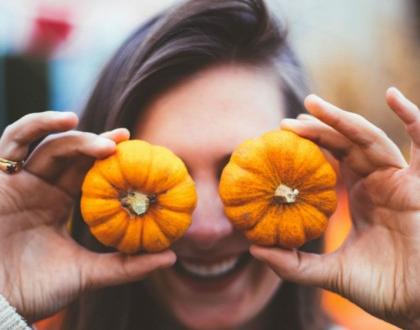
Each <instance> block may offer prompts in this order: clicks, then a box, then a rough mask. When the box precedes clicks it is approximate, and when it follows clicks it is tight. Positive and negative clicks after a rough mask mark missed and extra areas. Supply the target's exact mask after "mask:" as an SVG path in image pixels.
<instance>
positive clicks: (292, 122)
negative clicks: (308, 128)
mask: <svg viewBox="0 0 420 330" xmlns="http://www.w3.org/2000/svg"><path fill="white" fill-rule="evenodd" d="M301 126H302V123H301V122H300V121H299V120H297V119H292V118H285V119H283V120H282V121H281V122H280V127H281V128H298V127H301Z"/></svg>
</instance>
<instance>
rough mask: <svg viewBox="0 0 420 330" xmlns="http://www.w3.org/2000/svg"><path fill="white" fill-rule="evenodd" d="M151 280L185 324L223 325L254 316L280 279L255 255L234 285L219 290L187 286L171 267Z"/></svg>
mask: <svg viewBox="0 0 420 330" xmlns="http://www.w3.org/2000/svg"><path fill="white" fill-rule="evenodd" d="M149 284H150V285H151V286H152V290H153V292H155V293H157V294H158V299H159V300H160V302H161V303H162V304H164V305H166V307H167V308H168V310H169V311H170V312H171V313H172V314H173V316H174V317H175V318H176V319H177V320H178V321H179V322H180V323H181V324H182V325H183V326H185V327H187V328H193V329H219V328H220V329H221V328H235V327H238V326H242V325H244V324H247V323H249V322H251V321H252V320H253V319H255V317H256V316H257V315H258V314H259V313H260V312H261V311H262V310H263V309H264V307H266V306H267V305H268V303H269V302H270V300H271V299H272V297H273V295H274V294H275V292H276V291H277V289H278V288H279V287H280V285H281V280H280V279H279V277H278V276H277V275H276V274H275V273H274V272H273V271H272V270H271V269H270V268H269V267H268V266H266V265H264V264H263V263H261V262H259V261H257V260H255V259H253V260H252V261H251V262H250V263H249V265H248V266H247V267H246V269H244V272H243V273H242V274H241V276H240V277H239V278H238V279H237V280H236V281H235V282H234V283H233V284H232V285H230V286H229V287H228V288H226V289H224V290H220V291H218V292H206V293H197V292H193V291H190V290H185V289H183V288H182V286H179V285H178V283H177V281H176V279H175V278H174V274H173V272H172V271H171V270H170V269H169V270H161V271H158V272H156V273H155V274H153V275H152V276H151V278H150V279H149Z"/></svg>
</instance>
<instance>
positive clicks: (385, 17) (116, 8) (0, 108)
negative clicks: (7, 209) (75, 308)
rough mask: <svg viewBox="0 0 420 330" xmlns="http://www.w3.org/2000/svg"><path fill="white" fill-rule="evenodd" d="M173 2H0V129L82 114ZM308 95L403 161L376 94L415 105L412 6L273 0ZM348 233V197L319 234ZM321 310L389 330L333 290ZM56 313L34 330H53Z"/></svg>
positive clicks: (417, 21)
mask: <svg viewBox="0 0 420 330" xmlns="http://www.w3.org/2000/svg"><path fill="white" fill-rule="evenodd" d="M175 2H176V1H174V0H155V1H146V0H137V1H131V0H118V1H116V0H108V1H100V0H85V1H81V0H55V1H53V0H20V1H15V0H1V1H0V132H1V131H2V130H3V128H4V127H5V126H6V125H7V123H8V122H11V121H14V120H16V119H18V118H19V117H21V116H22V115H24V114H25V113H28V112H34V111H43V110H45V109H54V110H58V111H61V110H71V111H75V112H78V113H80V111H81V109H82V108H83V105H84V103H85V101H86V99H87V97H88V96H89V93H90V91H91V89H92V86H93V84H94V82H95V79H96V78H97V75H98V73H99V71H100V70H101V68H102V66H103V65H104V64H105V62H106V61H107V60H108V59H109V57H110V56H111V54H112V53H113V52H114V51H115V49H116V48H117V47H118V45H119V44H120V43H121V42H122V40H124V39H125V38H126V37H127V36H128V34H129V33H130V32H131V31H133V30H134V29H135V28H136V27H137V26H138V25H139V24H141V22H143V21H144V20H145V19H147V18H149V17H150V16H152V15H153V14H155V13H157V12H158V11H159V10H161V9H163V8H165V7H167V6H168V5H170V4H172V3H175ZM269 2H270V4H271V5H272V6H273V8H275V10H278V11H279V12H280V14H281V15H282V16H283V17H284V18H285V20H286V22H287V24H288V27H289V31H290V39H291V42H292V44H294V46H295V48H296V50H297V52H298V54H299V56H300V58H301V60H302V63H303V65H304V67H305V68H306V70H307V72H308V74H309V77H310V79H311V83H312V90H313V91H314V92H316V93H319V94H320V95H321V96H323V97H325V98H327V99H328V100H330V101H332V102H333V103H335V104H337V105H338V106H340V107H342V108H345V109H347V110H351V111H354V112H358V113H361V114H362V115H364V116H365V117H367V118H368V119H369V120H371V121H372V122H373V123H375V124H376V125H378V126H380V127H381V128H383V129H384V130H385V131H386V132H387V133H388V134H389V135H390V136H391V137H392V138H393V140H394V141H396V142H397V144H398V145H399V146H400V147H401V148H402V150H403V151H404V153H405V154H406V155H407V156H408V150H409V143H408V138H407V136H406V134H405V133H404V128H403V126H402V125H401V123H400V122H399V121H398V120H397V118H396V116H395V115H394V114H393V113H392V112H391V111H390V110H388V108H387V107H386V105H385V101H384V93H385V90H386V88H387V87H388V86H391V85H393V86H397V87H399V88H400V89H401V90H402V91H403V92H404V93H405V94H406V95H407V96H408V97H410V98H411V99H412V100H413V101H414V102H416V103H417V104H420V93H419V91H420V56H419V55H420V1H418V0H404V1H403V0H387V1H383V0H341V1H334V0H318V1H312V0H296V1H286V0H272V1H269ZM349 228H350V220H349V215H348V209H347V199H346V196H345V193H344V192H340V203H339V209H338V210H337V212H336V214H335V215H334V217H333V218H332V219H331V224H330V226H329V228H328V232H327V234H326V238H327V244H326V249H327V251H332V250H334V249H336V248H337V247H338V246H339V245H340V244H341V242H342V241H343V239H344V238H345V236H346V234H347V232H348V230H349ZM323 304H324V307H325V308H326V309H327V310H328V312H329V313H330V314H331V316H332V318H333V319H335V320H336V322H337V323H338V324H341V325H343V326H345V327H346V328H347V329H358V330H360V329H362V330H363V329H369V330H372V329H373V330H374V329H396V328H395V327H392V326H391V325H388V324H386V323H385V322H382V321H380V320H377V319H375V318H373V317H372V316H370V315H368V314H366V313H364V312H363V311H362V310H360V309H359V308H357V307H356V306H354V305H352V304H351V303H350V302H348V301H346V300H345V299H342V298H340V297H338V296H336V295H333V294H331V293H325V294H324V299H323ZM57 320H59V316H57V317H53V318H51V319H48V320H45V321H42V322H40V323H39V324H38V328H39V329H56V328H57Z"/></svg>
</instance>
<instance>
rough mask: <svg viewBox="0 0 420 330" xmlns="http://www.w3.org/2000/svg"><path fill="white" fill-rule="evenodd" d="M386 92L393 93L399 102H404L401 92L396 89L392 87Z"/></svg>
mask: <svg viewBox="0 0 420 330" xmlns="http://www.w3.org/2000/svg"><path fill="white" fill-rule="evenodd" d="M388 90H389V91H391V92H392V93H394V94H395V95H396V96H397V97H398V98H399V99H400V100H405V96H404V94H403V93H401V91H400V90H399V89H398V88H397V87H394V86H392V87H390V88H389V89H388Z"/></svg>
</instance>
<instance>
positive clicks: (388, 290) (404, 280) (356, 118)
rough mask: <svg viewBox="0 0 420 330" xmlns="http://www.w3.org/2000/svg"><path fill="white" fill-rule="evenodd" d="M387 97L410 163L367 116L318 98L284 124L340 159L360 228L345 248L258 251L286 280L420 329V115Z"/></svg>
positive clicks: (394, 94)
mask: <svg viewBox="0 0 420 330" xmlns="http://www.w3.org/2000/svg"><path fill="white" fill-rule="evenodd" d="M386 99H387V102H388V105H389V106H390V107H391V109H392V110H393V111H394V112H395V113H396V114H397V115H398V117H399V118H400V119H401V120H402V121H403V122H404V124H405V127H406V130H407V133H408V134H409V135H410V137H411V139H412V149H411V161H410V164H407V162H406V161H405V159H404V157H403V156H402V154H401V152H400V151H399V149H398V148H397V146H396V145H395V144H394V143H393V142H392V141H391V140H390V139H389V138H388V137H387V136H386V134H385V133H384V132H383V131H382V130H380V129H379V128H378V127H376V126H374V125H373V124H371V123H370V122H368V121H367V120H366V119H365V118H363V117H362V116H360V115H357V114H354V113H351V112H347V111H344V110H341V109H339V108H337V107H335V106H333V105H332V104H330V103H328V102H326V101H324V100H322V99H321V98H319V97H317V96H313V95H312V96H309V97H307V99H306V100H305V106H306V108H307V109H308V111H309V112H310V113H311V114H312V116H310V115H300V116H299V117H298V119H296V120H295V119H286V120H284V121H283V122H282V127H283V128H285V129H289V130H292V131H294V132H296V133H297V134H299V135H300V136H302V137H305V138H308V139H310V140H312V141H314V142H315V143H317V144H318V145H320V146H321V147H323V148H326V149H327V150H329V151H330V152H331V153H332V154H333V155H334V156H335V157H336V158H337V159H338V160H339V161H340V172H341V176H342V178H343V181H344V183H345V185H346V188H347V190H348V195H349V204H350V211H351V217H352V223H353V226H352V229H351V232H350V234H349V235H348V237H347V239H346V241H345V242H344V243H343V245H342V246H341V247H340V248H339V249H338V250H337V251H335V252H333V253H329V254H323V255H317V254H311V253H305V252H302V251H297V250H286V249H279V248H263V247H259V246H252V247H251V253H252V254H253V255H254V256H255V257H256V258H258V259H260V260H262V261H265V262H267V263H268V264H269V265H270V266H271V267H272V268H273V270H274V271H275V272H276V273H277V274H278V275H279V276H281V277H282V278H284V279H287V280H290V281H294V282H298V283H301V284H305V285H315V286H318V287H322V288H325V289H328V290H331V291H334V292H337V293H339V294H340V295H342V296H344V297H346V298H348V299H349V300H351V301H352V302H354V303H356V304H357V305H359V306H360V307H362V308H363V309H365V310H366V311H368V312H369V313H371V314H373V315H375V316H377V317H380V318H382V319H384V320H386V321H388V322H391V323H393V324H395V325H398V326H400V327H403V328H405V329H407V328H408V329H414V328H416V329H418V328H420V111H419V109H418V107H417V106H416V105H414V104H413V103H412V102H410V101H409V100H408V99H406V98H405V97H404V96H403V95H402V94H401V93H400V92H399V91H398V90H397V89H395V88H390V89H389V90H388V91H387V94H386Z"/></svg>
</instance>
